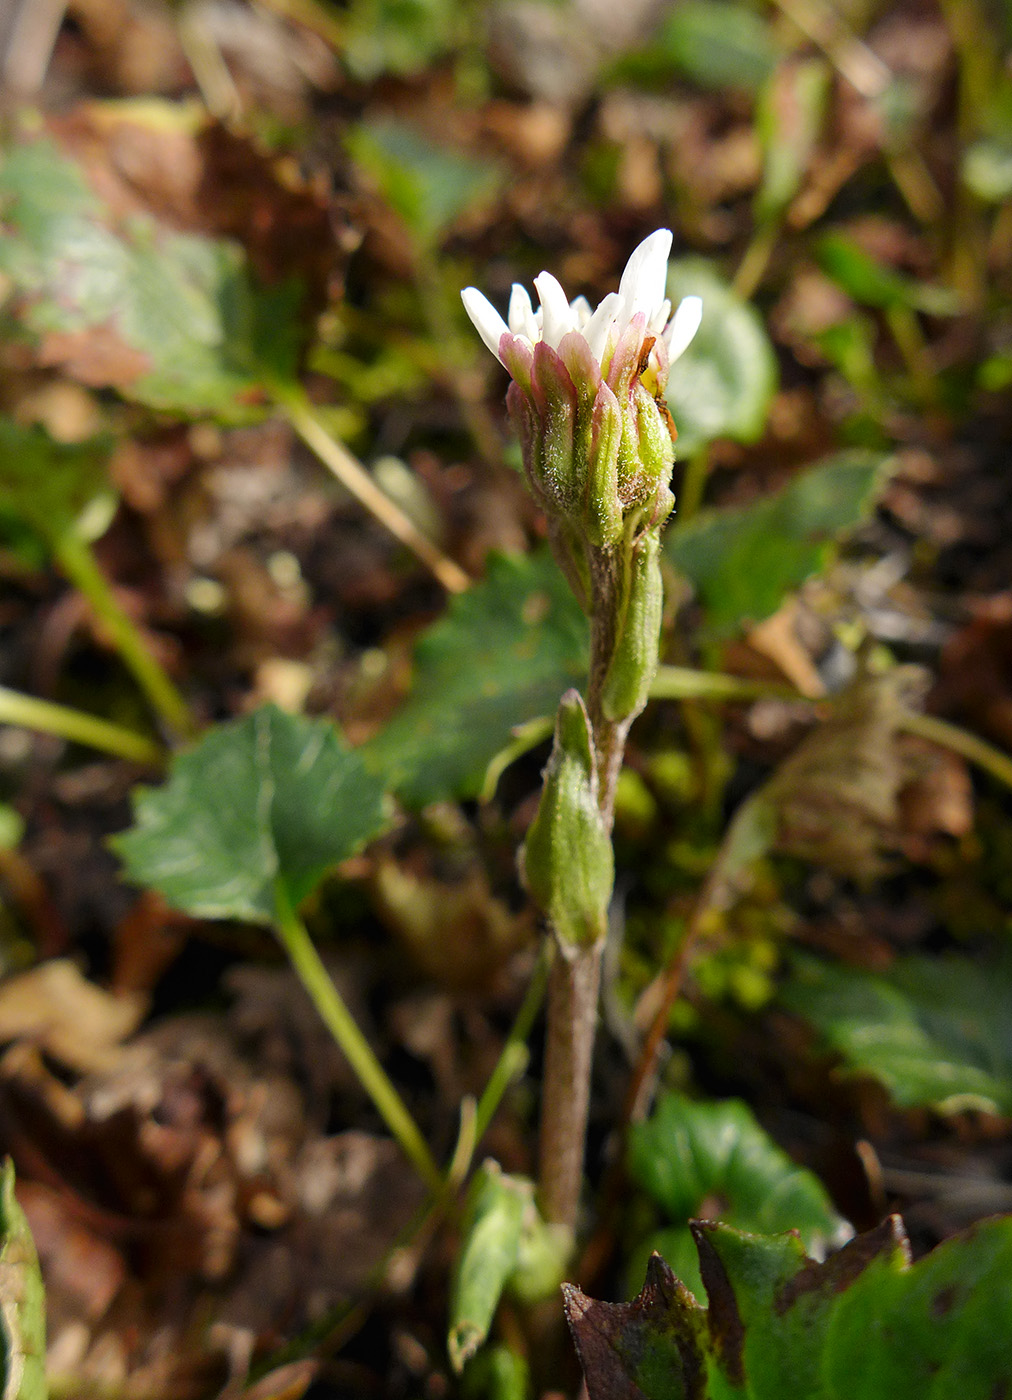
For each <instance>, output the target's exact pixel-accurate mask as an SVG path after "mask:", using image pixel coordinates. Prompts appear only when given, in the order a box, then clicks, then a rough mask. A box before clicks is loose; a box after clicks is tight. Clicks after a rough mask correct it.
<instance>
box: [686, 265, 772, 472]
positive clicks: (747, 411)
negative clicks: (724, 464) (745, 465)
mask: <svg viewBox="0 0 1012 1400" xmlns="http://www.w3.org/2000/svg"><path fill="white" fill-rule="evenodd" d="M668 295H669V296H670V297H671V300H672V303H673V304H677V303H678V302H679V301H680V300H681V298H682V297H686V296H698V297H702V300H703V319H702V321H701V323H700V326H699V330H698V331H697V332H696V335H695V338H694V339H693V341H692V344H691V345H690V346H689V348H688V349H687V350H686V351H685V353H684V354H683V355H681V356H680V357H679V359H677V360H676V361H675V363H674V364H673V365H672V366H671V375H670V378H669V379H668V387H667V401H668V407H669V408H670V410H671V415H672V417H673V418H674V420H675V425H676V427H677V429H678V441H677V443H676V451H677V453H678V455H679V456H680V457H685V456H690V455H691V454H692V453H693V452H695V451H697V450H698V449H699V448H700V447H704V446H705V445H706V444H707V443H708V442H713V441H714V439H715V438H733V439H734V440H735V442H755V441H756V440H757V439H758V438H760V437H761V436H762V433H763V430H764V428H765V426H766V414H767V411H768V409H769V405H770V400H771V399H772V397H773V394H774V392H775V390H776V387H777V361H776V356H775V355H774V353H773V347H772V345H771V344H770V340H769V336H768V335H767V334H766V330H765V328H764V326H763V323H762V321H761V320H760V318H759V315H758V313H757V312H756V310H755V309H754V307H752V306H750V305H749V304H748V302H746V301H742V299H741V298H740V297H739V296H737V295H736V294H735V293H734V292H733V291H732V290H731V288H730V287H729V286H728V285H727V283H726V282H725V281H724V280H723V278H722V277H721V276H720V275H719V274H718V273H717V271H716V270H715V268H714V267H713V265H712V264H711V263H708V262H706V261H705V259H703V258H681V259H678V260H677V261H675V262H673V263H672V264H671V266H670V268H669V270H668Z"/></svg>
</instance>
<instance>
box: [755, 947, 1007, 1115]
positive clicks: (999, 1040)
mask: <svg viewBox="0 0 1012 1400" xmlns="http://www.w3.org/2000/svg"><path fill="white" fill-rule="evenodd" d="M781 997H782V999H783V1002H784V1004H785V1005H786V1006H787V1007H789V1008H790V1009H791V1010H792V1011H794V1012H795V1013H796V1014H797V1015H798V1016H802V1017H803V1018H804V1019H805V1020H806V1021H809V1022H810V1023H811V1024H812V1025H813V1026H815V1027H816V1029H817V1030H818V1031H819V1034H820V1036H821V1038H822V1040H823V1042H824V1043H825V1044H826V1046H828V1047H829V1048H830V1049H832V1050H835V1051H836V1052H837V1053H838V1054H839V1055H840V1056H841V1057H842V1060H843V1066H844V1068H845V1070H846V1072H847V1073H849V1074H864V1075H870V1076H871V1077H872V1078H874V1079H878V1080H879V1081H880V1082H881V1083H882V1084H884V1085H885V1087H886V1089H888V1091H889V1094H890V1096H891V1097H892V1099H893V1100H894V1101H895V1102H896V1103H897V1104H899V1105H900V1107H901V1108H914V1107H920V1106H922V1105H926V1106H930V1107H932V1108H934V1109H936V1110H937V1111H938V1112H941V1113H959V1112H961V1111H963V1110H965V1109H968V1108H969V1109H977V1110H981V1111H984V1112H990V1113H1002V1114H1012V1018H1010V1017H1009V1012H1008V1009H1009V1006H1010V1005H1012V964H1010V963H1009V961H1008V960H1005V961H1004V962H1000V963H998V964H996V965H987V964H984V965H982V964H978V963H975V962H971V961H970V960H969V959H968V958H957V957H937V958H927V957H905V958H898V959H897V960H896V962H895V963H894V964H893V966H892V967H891V968H890V969H889V971H888V972H887V973H880V974H877V975H876V974H872V973H868V972H862V971H860V970H858V969H856V968H850V967H840V966H834V965H832V964H830V963H825V962H820V961H818V960H816V959H815V958H808V957H805V958H798V960H797V963H796V966H795V969H794V973H793V975H792V977H791V980H790V981H789V982H788V983H786V985H785V986H784V987H783V989H782V991H781Z"/></svg>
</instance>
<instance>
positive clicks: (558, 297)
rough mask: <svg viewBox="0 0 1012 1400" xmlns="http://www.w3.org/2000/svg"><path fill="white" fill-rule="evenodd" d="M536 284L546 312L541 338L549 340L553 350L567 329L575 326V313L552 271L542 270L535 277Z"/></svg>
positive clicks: (569, 329)
mask: <svg viewBox="0 0 1012 1400" xmlns="http://www.w3.org/2000/svg"><path fill="white" fill-rule="evenodd" d="M534 285H535V287H537V289H538V296H539V297H540V298H541V309H542V311H543V312H544V329H543V331H542V334H541V338H542V340H545V341H547V342H548V344H549V345H550V346H551V347H552V349H553V350H557V349H558V348H559V341H560V340H561V339H562V337H563V336H564V335H565V334H566V333H567V331H571V330H573V329H574V328H575V323H574V320H573V313H572V311H571V310H570V306H569V302H568V300H567V298H566V294H565V292H564V291H563V290H562V285H561V283H560V282H559V281H558V279H557V278H555V277H553V276H552V274H551V273H550V272H540V273H539V274H538V275H537V277H535V279H534Z"/></svg>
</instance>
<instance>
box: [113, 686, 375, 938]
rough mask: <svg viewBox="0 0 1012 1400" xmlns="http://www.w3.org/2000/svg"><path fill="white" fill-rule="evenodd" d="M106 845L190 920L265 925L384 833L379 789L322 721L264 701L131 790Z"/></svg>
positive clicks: (132, 874) (133, 876) (134, 874)
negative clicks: (126, 813) (127, 808)
mask: <svg viewBox="0 0 1012 1400" xmlns="http://www.w3.org/2000/svg"><path fill="white" fill-rule="evenodd" d="M134 817H135V824H134V826H133V827H132V828H131V829H130V830H129V831H126V832H124V833H122V834H121V835H119V836H116V837H114V838H113V841H112V845H113V848H114V849H115V850H116V852H117V853H118V854H119V856H120V857H121V858H122V860H123V862H124V864H125V866H126V870H127V874H128V876H129V877H130V879H132V880H135V881H136V882H137V883H138V884H142V885H147V886H150V887H151V888H152V889H156V890H158V891H159V893H160V894H162V895H163V896H164V897H165V898H166V899H167V900H168V902H169V903H170V904H172V905H174V906H175V907H176V908H177V909H182V910H183V911H184V912H185V913H187V914H191V915H193V916H194V917H195V918H203V919H242V920H244V921H246V922H249V923H258V924H267V925H273V924H274V923H275V920H276V914H277V890H278V887H279V886H280V887H281V889H282V890H283V892H284V895H285V898H286V900H287V902H288V904H289V905H290V906H291V907H292V908H297V907H298V905H299V904H300V903H301V902H302V900H304V899H305V898H306V897H307V896H308V895H309V894H311V893H312V892H313V890H314V889H315V888H316V886H317V885H318V884H319V882H320V880H321V879H322V878H323V876H324V875H325V874H326V872H327V871H328V870H329V869H330V868H331V867H332V866H334V865H336V864H337V863H338V862H339V861H341V860H344V859H346V858H347V857H348V856H350V855H352V854H353V853H354V852H355V851H356V850H358V849H359V848H360V847H361V846H362V845H364V844H365V842H366V841H368V840H370V839H371V838H372V837H374V836H376V835H378V834H379V832H380V831H382V830H383V828H384V826H385V825H386V815H385V809H384V786H383V783H382V782H381V780H380V779H378V778H376V777H374V776H373V775H372V774H371V773H369V772H368V770H367V769H366V767H365V764H364V763H363V761H362V759H361V757H360V756H359V754H358V753H357V752H354V751H352V750H350V749H348V748H346V747H345V746H344V744H343V742H342V740H341V737H340V733H339V731H338V730H337V729H336V727H335V726H334V725H333V724H332V723H331V722H330V721H329V720H325V719H316V720H313V719H305V718H302V717H297V716H294V715H289V714H286V713H285V712H284V711H283V710H279V709H278V708H277V707H276V706H274V705H265V706H262V707H261V708H260V709H258V710H256V711H254V712H253V713H252V714H250V715H247V716H245V717H244V718H243V719H239V720H234V721H232V722H230V723H228V724H222V725H219V726H217V727H216V728H214V729H212V730H210V731H209V732H208V733H207V734H205V735H204V737H203V738H202V739H201V740H200V742H199V743H198V744H196V745H194V747H193V748H191V749H189V750H187V751H186V752H183V753H180V754H179V755H178V756H177V757H176V758H175V759H174V761H173V764H172V769H171V772H170V775H169V780H168V782H166V783H165V784H164V785H163V786H162V787H158V788H139V789H138V790H137V791H136V793H135V796H134Z"/></svg>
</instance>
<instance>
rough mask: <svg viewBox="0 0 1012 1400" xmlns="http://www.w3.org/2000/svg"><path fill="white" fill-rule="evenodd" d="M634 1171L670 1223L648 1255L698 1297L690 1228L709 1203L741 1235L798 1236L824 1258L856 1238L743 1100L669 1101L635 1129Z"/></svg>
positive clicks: (820, 1189)
mask: <svg viewBox="0 0 1012 1400" xmlns="http://www.w3.org/2000/svg"><path fill="white" fill-rule="evenodd" d="M629 1172H630V1175H631V1176H632V1178H633V1180H634V1181H635V1182H636V1183H637V1185H639V1186H640V1187H642V1189H643V1190H644V1191H646V1192H647V1194H648V1195H649V1196H650V1197H651V1198H652V1199H653V1200H654V1201H655V1202H656V1203H657V1205H658V1206H659V1207H660V1209H661V1211H662V1213H663V1215H664V1216H665V1217H666V1218H667V1220H668V1221H670V1226H669V1227H668V1228H666V1229H662V1230H660V1231H658V1232H656V1233H655V1234H653V1235H652V1236H651V1237H650V1239H649V1241H648V1242H647V1244H646V1245H645V1246H644V1248H645V1249H647V1250H657V1252H658V1253H660V1254H663V1256H664V1257H665V1259H667V1260H669V1262H670V1263H671V1264H672V1266H673V1267H674V1269H675V1271H676V1272H677V1273H678V1276H679V1278H680V1279H681V1280H682V1282H683V1283H684V1284H685V1285H686V1286H687V1287H688V1288H689V1289H691V1290H692V1291H693V1292H695V1293H699V1292H700V1287H701V1282H702V1281H701V1279H700V1276H699V1269H698V1266H697V1264H696V1252H695V1249H694V1247H693V1243H692V1236H691V1234H690V1233H689V1225H688V1222H689V1220H690V1219H691V1218H692V1217H693V1216H696V1215H698V1214H699V1213H700V1211H701V1209H702V1208H703V1203H704V1202H706V1201H711V1202H712V1201H714V1200H716V1201H719V1203H720V1212H719V1214H720V1219H721V1220H723V1221H725V1222H726V1223H727V1224H729V1225H735V1226H737V1227H738V1228H739V1229H742V1230H755V1231H762V1232H766V1233H775V1232H776V1231H778V1230H797V1231H799V1233H800V1235H801V1239H802V1241H803V1243H804V1245H805V1248H806V1249H808V1250H809V1251H811V1252H812V1253H813V1254H817V1255H819V1256H821V1255H824V1254H825V1252H826V1250H827V1248H828V1247H829V1246H831V1245H839V1244H842V1243H843V1241H844V1240H846V1239H848V1238H849V1236H850V1234H851V1230H850V1228H849V1226H848V1225H847V1223H846V1221H845V1220H843V1219H842V1218H841V1217H840V1216H839V1215H838V1214H837V1212H836V1211H835V1210H834V1209H833V1205H832V1202H831V1201H830V1199H829V1196H828V1195H827V1193H826V1190H825V1188H824V1187H823V1185H822V1183H821V1182H820V1181H819V1180H818V1178H817V1177H815V1176H813V1174H812V1173H811V1172H809V1171H806V1170H805V1169H804V1168H803V1167H799V1166H797V1164H796V1163H794V1162H792V1161H791V1159H790V1157H788V1156H787V1154H786V1153H785V1152H783V1151H781V1149H780V1148H779V1147H778V1146H777V1145H776V1143H775V1142H774V1141H773V1140H772V1138H770V1137H769V1136H768V1135H767V1134H766V1133H765V1132H764V1131H763V1129H762V1128H761V1127H760V1125H759V1124H758V1123H757V1122H756V1120H755V1118H754V1116H753V1114H752V1112H751V1110H750V1109H749V1108H748V1106H747V1105H746V1104H744V1103H742V1102H741V1100H740V1099H729V1100H727V1101H725V1102H723V1103H694V1102H693V1101H692V1100H691V1099H688V1098H686V1097H685V1096H684V1095H682V1094H674V1093H667V1094H665V1095H664V1096H663V1097H662V1098H661V1100H660V1102H659V1103H658V1105H657V1107H656V1109H655V1110H654V1112H653V1113H652V1114H651V1116H650V1118H649V1119H648V1120H647V1121H646V1122H644V1123H638V1124H636V1125H635V1126H634V1128H633V1130H632V1133H631V1136H630V1140H629ZM642 1253H643V1251H642V1250H641V1251H638V1252H637V1256H641V1255H642Z"/></svg>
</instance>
